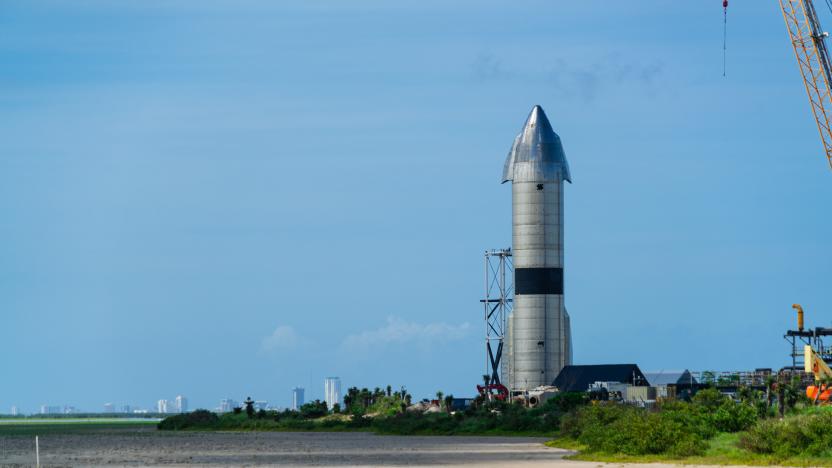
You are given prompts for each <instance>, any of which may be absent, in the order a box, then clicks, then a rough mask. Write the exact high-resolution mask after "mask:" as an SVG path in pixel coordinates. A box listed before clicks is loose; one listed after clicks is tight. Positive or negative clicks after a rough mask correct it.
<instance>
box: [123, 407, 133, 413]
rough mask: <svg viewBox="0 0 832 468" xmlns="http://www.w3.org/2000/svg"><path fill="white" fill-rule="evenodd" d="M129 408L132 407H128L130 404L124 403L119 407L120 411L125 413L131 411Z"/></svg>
mask: <svg viewBox="0 0 832 468" xmlns="http://www.w3.org/2000/svg"><path fill="white" fill-rule="evenodd" d="M131 410H132V408H130V405H124V406H122V407H121V412H122V413H125V414H127V413H132V411H131Z"/></svg>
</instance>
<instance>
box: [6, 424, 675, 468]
mask: <svg viewBox="0 0 832 468" xmlns="http://www.w3.org/2000/svg"><path fill="white" fill-rule="evenodd" d="M542 442H544V439H536V438H521V437H442V436H439V437H418V436H405V437H402V436H377V435H373V434H369V433H322V432H314V433H307V432H246V433H237V432H233V433H224V432H204V433H200V432H161V431H156V430H155V428H152V427H142V428H138V427H134V428H118V429H106V430H100V431H88V432H86V431H85V432H82V433H68V434H60V433H56V434H45V435H43V436H40V457H41V466H176V465H194V464H195V465H213V466H267V465H271V466H402V465H409V466H455V465H456V466H459V465H468V466H486V467H498V466H499V467H506V466H521V467H526V466H528V467H532V466H557V467H559V468H578V467H580V468H592V467H598V466H601V464H599V463H587V462H574V461H568V460H562V458H563V456H564V455H566V454H568V453H569V452H567V451H564V450H560V449H552V448H548V447H545V446H544V445H543V444H542ZM34 445H35V444H34V439H33V437H31V436H28V435H27V436H0V465H2V466H33V465H34V463H35V446H34ZM651 466H652V467H654V468H655V467H658V466H659V465H651Z"/></svg>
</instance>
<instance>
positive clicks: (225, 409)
mask: <svg viewBox="0 0 832 468" xmlns="http://www.w3.org/2000/svg"><path fill="white" fill-rule="evenodd" d="M239 406H240V404H239V403H237V402H236V401H234V400H233V399H231V398H224V399H222V400H220V406H219V408H217V410H218V411H219V412H220V413H230V412H231V411H234V408H238V407H239Z"/></svg>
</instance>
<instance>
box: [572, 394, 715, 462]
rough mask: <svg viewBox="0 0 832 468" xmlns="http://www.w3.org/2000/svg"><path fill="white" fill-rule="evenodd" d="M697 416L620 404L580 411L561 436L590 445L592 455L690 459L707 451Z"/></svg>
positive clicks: (584, 408) (587, 407)
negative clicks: (684, 457)
mask: <svg viewBox="0 0 832 468" xmlns="http://www.w3.org/2000/svg"><path fill="white" fill-rule="evenodd" d="M694 415H695V413H693V412H688V413H684V412H682V411H678V410H677V411H668V412H648V411H647V410H644V409H641V408H636V407H631V406H626V405H618V404H598V405H592V406H586V407H583V408H579V409H578V410H577V411H574V412H572V413H570V414H568V415H567V416H566V417H564V418H563V420H562V421H561V433H562V434H564V435H567V436H570V437H573V438H575V439H577V440H578V441H579V442H581V443H582V444H584V445H586V447H587V451H588V452H598V453H609V454H616V453H621V454H626V455H650V454H671V455H676V456H689V455H696V454H701V453H703V452H704V451H705V449H706V448H707V444H706V442H705V440H706V437H705V435H704V434H703V433H700V432H705V433H706V432H707V431H703V430H697V428H698V427H699V426H701V424H699V423H698V422H697V423H696V424H694V425H693V429H694V430H691V427H689V426H688V425H686V423H685V422H686V421H688V422H689V421H694V422H696V421H695V416H694Z"/></svg>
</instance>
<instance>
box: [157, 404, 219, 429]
mask: <svg viewBox="0 0 832 468" xmlns="http://www.w3.org/2000/svg"><path fill="white" fill-rule="evenodd" d="M218 421H219V418H218V417H217V415H216V414H214V413H212V412H210V411H207V410H203V409H199V410H196V411H194V412H191V413H182V414H177V415H174V416H168V417H167V418H165V419H163V420H161V421H159V424H157V425H156V427H157V428H159V429H160V430H163V431H177V430H180V429H187V428H206V429H207V428H210V427H214V426H215V425H216V424H217V422H218Z"/></svg>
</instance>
